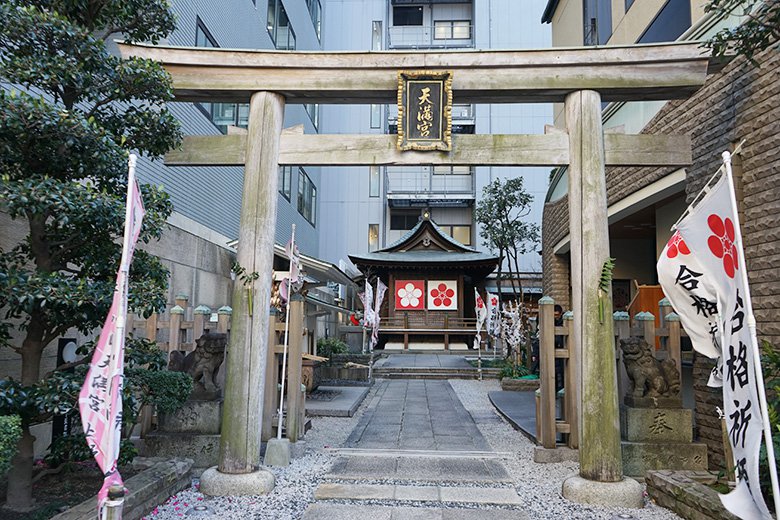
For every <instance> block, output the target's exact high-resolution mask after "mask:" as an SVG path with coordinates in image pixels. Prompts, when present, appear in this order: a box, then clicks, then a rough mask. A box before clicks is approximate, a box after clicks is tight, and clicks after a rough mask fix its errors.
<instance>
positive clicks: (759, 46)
mask: <svg viewBox="0 0 780 520" xmlns="http://www.w3.org/2000/svg"><path fill="white" fill-rule="evenodd" d="M704 11H705V12H714V13H717V14H720V15H723V16H726V15H729V14H735V15H739V16H742V17H744V21H743V23H742V24H741V25H739V26H737V27H734V28H726V29H722V30H721V31H719V32H718V33H716V34H715V35H714V36H713V37H712V38H711V39H710V40H709V41H707V42H706V46H707V47H708V48H710V49H712V53H713V55H715V56H725V55H726V54H729V53H730V52H735V53H736V54H737V55H739V56H744V57H745V58H747V59H748V60H749V61H750V62H752V63H754V64H755V63H756V61H755V59H754V56H755V55H756V54H758V53H759V52H761V51H763V50H765V49H768V48H769V47H771V46H772V45H776V44H777V42H778V41H780V2H778V1H777V0H710V1H709V2H708V3H707V4H706V5H705V6H704Z"/></svg>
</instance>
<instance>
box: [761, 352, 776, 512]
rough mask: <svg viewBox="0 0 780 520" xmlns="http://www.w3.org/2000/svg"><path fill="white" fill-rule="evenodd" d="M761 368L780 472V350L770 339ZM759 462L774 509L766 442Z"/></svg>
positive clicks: (763, 487)
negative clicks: (779, 461) (779, 350)
mask: <svg viewBox="0 0 780 520" xmlns="http://www.w3.org/2000/svg"><path fill="white" fill-rule="evenodd" d="M761 351H762V352H761V369H762V372H763V374H764V387H765V388H766V389H767V396H766V397H767V406H768V408H769V424H770V425H771V426H772V445H773V446H774V449H775V465H776V467H777V471H778V473H780V464H777V462H778V460H780V352H778V351H777V350H776V349H775V348H774V347H773V346H772V345H771V344H770V343H769V342H768V341H762V342H761ZM758 463H759V485H760V487H761V492H762V493H763V494H764V498H765V500H766V504H767V506H768V507H769V508H770V510H772V509H774V507H773V506H774V501H773V499H772V482H771V480H770V477H769V461H768V459H767V453H766V444H765V443H763V442H762V443H761V452H760V455H759V459H758Z"/></svg>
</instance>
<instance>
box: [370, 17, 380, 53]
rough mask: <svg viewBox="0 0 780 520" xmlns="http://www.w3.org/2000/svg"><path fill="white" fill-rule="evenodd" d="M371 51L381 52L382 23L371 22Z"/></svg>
mask: <svg viewBox="0 0 780 520" xmlns="http://www.w3.org/2000/svg"><path fill="white" fill-rule="evenodd" d="M371 50H372V51H381V50H382V21H381V20H380V21H376V20H375V21H373V22H371Z"/></svg>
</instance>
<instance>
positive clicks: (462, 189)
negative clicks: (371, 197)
mask: <svg viewBox="0 0 780 520" xmlns="http://www.w3.org/2000/svg"><path fill="white" fill-rule="evenodd" d="M385 183H386V189H387V198H388V201H389V204H390V206H391V207H418V206H419V207H431V206H439V207H458V206H470V205H471V204H473V202H474V199H475V191H474V172H473V169H472V168H469V167H468V166H454V167H449V166H436V167H432V166H412V167H402V166H389V167H388V168H387V174H386V175H385Z"/></svg>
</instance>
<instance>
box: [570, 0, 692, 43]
mask: <svg viewBox="0 0 780 520" xmlns="http://www.w3.org/2000/svg"><path fill="white" fill-rule="evenodd" d="M685 1H686V2H687V1H688V0H685ZM583 8H584V11H585V12H584V15H583V18H584V20H585V41H584V43H585V45H605V44H606V43H607V42H608V41H609V38H610V36H612V0H585V2H583Z"/></svg>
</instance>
